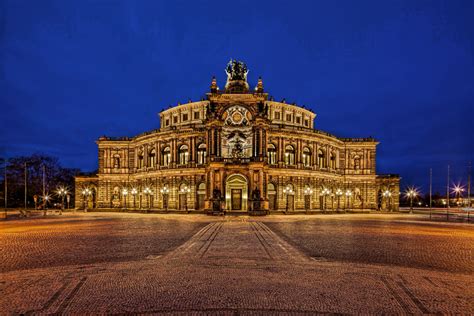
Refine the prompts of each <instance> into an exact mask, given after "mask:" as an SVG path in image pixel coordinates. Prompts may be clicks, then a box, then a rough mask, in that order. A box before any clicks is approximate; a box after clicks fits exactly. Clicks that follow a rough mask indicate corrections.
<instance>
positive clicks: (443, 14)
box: [0, 0, 474, 192]
mask: <svg viewBox="0 0 474 316" xmlns="http://www.w3.org/2000/svg"><path fill="white" fill-rule="evenodd" d="M222 3H223V1H215V0H214V1H206V2H204V1H189V2H184V1H132V0H130V1H82V0H81V1H79V0H78V1H72V0H71V1H63V0H58V1H46V0H42V1H36V0H31V1H24V0H11V1H5V0H2V1H0V65H1V77H0V106H1V113H2V115H1V123H0V156H5V155H6V156H15V155H29V154H32V153H35V152H44V153H47V154H51V155H55V156H58V157H59V158H60V160H61V162H62V164H63V165H65V166H67V167H76V168H81V169H83V170H84V171H91V170H94V169H96V168H97V148H96V144H95V140H96V139H97V138H98V137H99V136H101V135H109V136H133V135H136V134H139V133H141V132H144V131H148V130H151V129H155V128H158V126H159V121H158V117H157V113H158V112H159V111H161V110H162V109H164V108H167V107H168V106H170V105H176V104H177V103H178V102H181V103H184V102H186V101H188V99H193V100H198V99H200V98H201V97H202V96H203V95H204V93H206V92H207V91H208V89H209V84H210V80H211V77H212V75H216V76H217V78H218V84H219V85H220V86H221V87H222V86H223V85H224V83H225V73H224V67H225V65H226V63H227V62H228V60H229V59H230V58H231V57H232V58H236V59H239V60H243V61H245V62H246V63H247V65H248V67H249V69H250V73H249V81H250V84H251V86H253V85H255V83H256V79H257V78H258V76H259V75H261V76H262V77H263V81H264V85H265V89H266V90H267V92H269V93H270V94H271V95H273V96H274V97H275V99H276V100H281V99H282V98H286V100H287V102H296V103H298V104H299V105H305V106H307V107H309V108H311V109H312V110H313V111H314V112H316V113H317V115H318V117H317V118H316V127H317V128H318V129H322V130H324V131H327V132H330V133H333V134H335V135H338V136H341V137H365V136H374V137H376V138H377V139H378V140H379V141H380V142H381V144H380V145H379V147H378V166H377V168H378V172H379V173H399V174H400V175H401V176H402V178H403V185H408V184H414V185H417V186H419V187H421V188H422V189H424V190H426V187H427V183H428V174H429V168H430V167H432V168H433V173H434V178H435V185H436V187H437V188H439V190H440V191H442V190H443V189H442V187H441V186H442V185H445V177H446V175H445V174H446V165H447V164H448V163H450V164H451V165H452V170H453V172H452V174H453V180H454V181H466V178H467V176H466V171H467V164H468V161H470V160H474V159H473V158H474V137H473V127H472V124H473V123H472V121H473V118H474V115H473V114H474V110H473V109H474V19H473V16H474V1H470V0H468V1H453V0H449V1H435V0H432V1H414V0H408V1H375V0H374V1H352V0H351V1H305V2H300V1H283V2H279V1H278V2H277V1H248V2H242V1H225V3H226V4H225V5H224V4H222ZM442 192H443V191H442Z"/></svg>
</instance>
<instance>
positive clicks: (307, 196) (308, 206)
mask: <svg viewBox="0 0 474 316" xmlns="http://www.w3.org/2000/svg"><path fill="white" fill-rule="evenodd" d="M303 193H304V198H305V201H304V202H305V203H304V204H305V208H306V213H308V212H309V210H310V209H311V195H312V194H313V189H311V188H310V187H306V188H305V189H304V191H303Z"/></svg>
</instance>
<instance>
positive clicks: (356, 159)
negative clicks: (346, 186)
mask: <svg viewBox="0 0 474 316" xmlns="http://www.w3.org/2000/svg"><path fill="white" fill-rule="evenodd" d="M359 169H360V157H359V156H355V157H354V170H359Z"/></svg>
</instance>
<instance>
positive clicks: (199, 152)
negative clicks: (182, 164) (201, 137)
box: [197, 144, 206, 165]
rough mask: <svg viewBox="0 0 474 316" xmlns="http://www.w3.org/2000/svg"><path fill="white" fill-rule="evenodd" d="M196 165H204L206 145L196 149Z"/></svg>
mask: <svg viewBox="0 0 474 316" xmlns="http://www.w3.org/2000/svg"><path fill="white" fill-rule="evenodd" d="M197 163H198V165H202V164H205V163H206V144H200V145H199V146H198V149H197Z"/></svg>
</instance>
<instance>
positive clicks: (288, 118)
mask: <svg viewBox="0 0 474 316" xmlns="http://www.w3.org/2000/svg"><path fill="white" fill-rule="evenodd" d="M286 120H287V121H288V122H291V114H287V115H286Z"/></svg>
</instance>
